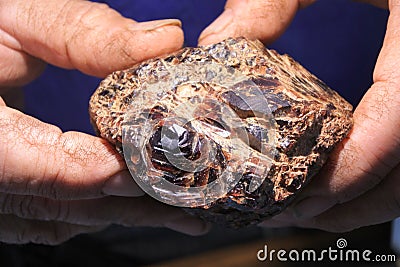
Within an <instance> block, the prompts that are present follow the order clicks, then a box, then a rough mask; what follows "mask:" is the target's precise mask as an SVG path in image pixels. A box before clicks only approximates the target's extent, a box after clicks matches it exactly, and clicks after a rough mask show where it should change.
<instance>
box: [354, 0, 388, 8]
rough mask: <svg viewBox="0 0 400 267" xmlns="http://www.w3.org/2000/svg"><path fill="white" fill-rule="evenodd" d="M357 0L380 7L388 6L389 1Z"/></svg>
mask: <svg viewBox="0 0 400 267" xmlns="http://www.w3.org/2000/svg"><path fill="white" fill-rule="evenodd" d="M356 1H357V2H364V3H367V4H371V5H374V6H377V7H380V8H388V6H389V3H388V1H386V0H383V1H382V0H356Z"/></svg>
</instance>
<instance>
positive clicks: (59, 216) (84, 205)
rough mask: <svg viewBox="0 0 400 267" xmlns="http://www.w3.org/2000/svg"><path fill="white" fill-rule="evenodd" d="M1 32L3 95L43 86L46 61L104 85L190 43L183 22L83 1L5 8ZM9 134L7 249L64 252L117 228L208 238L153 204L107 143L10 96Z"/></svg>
mask: <svg viewBox="0 0 400 267" xmlns="http://www.w3.org/2000/svg"><path fill="white" fill-rule="evenodd" d="M0 25H1V26H0V58H1V59H2V60H1V62H0V94H2V93H5V92H6V90H8V91H12V90H16V88H17V87H19V86H22V85H24V84H26V83H28V82H30V81H31V80H33V79H34V78H36V77H37V76H38V75H39V74H40V73H41V71H42V70H43V68H44V66H45V62H48V63H51V64H54V65H57V66H59V67H63V68H68V69H78V70H80V71H82V72H84V73H86V74H89V75H95V76H98V77H103V76H105V75H106V74H108V73H110V72H112V71H113V70H117V69H122V68H125V67H127V66H130V65H133V64H135V63H137V62H139V61H141V60H144V59H147V58H151V57H155V56H157V55H160V54H164V53H167V52H172V51H174V50H176V49H179V48H180V47H181V45H182V42H183V33H182V30H181V28H180V22H179V21H177V20H161V21H152V22H144V23H137V22H135V21H133V20H130V19H126V18H123V17H122V16H121V15H119V14H118V13H117V12H116V11H114V10H112V9H110V8H109V7H107V6H106V5H102V4H97V3H91V2H87V1H80V0H57V1H50V2H49V1H44V0H43V1H30V0H29V1H26V0H23V1H19V0H17V1H15V0H10V1H8V0H4V1H1V3H0ZM132 40H134V41H132ZM143 44H146V45H143ZM152 44H153V45H152ZM160 44H162V45H160ZM0 136H1V137H0V241H2V242H8V243H27V242H35V243H45V244H57V243H60V242H63V241H65V240H67V239H69V238H71V237H72V236H74V235H76V234H79V233H87V232H93V231H98V230H100V229H103V228H105V227H106V226H108V225H110V224H112V223H115V224H122V225H126V226H139V225H141V226H155V227H169V228H171V229H175V230H177V231H181V232H184V233H188V234H193V235H197V234H201V233H204V232H205V231H206V230H207V225H205V224H204V223H203V222H202V221H201V220H199V219H196V218H192V217H190V216H188V215H187V214H185V213H184V212H183V211H181V210H180V209H177V208H173V207H169V206H166V205H163V204H161V203H158V202H156V201H153V200H152V199H149V198H147V197H143V192H142V191H141V190H140V189H139V188H138V187H137V185H136V184H135V183H134V182H133V180H132V179H131V177H130V175H129V173H128V172H127V171H126V170H125V168H126V167H125V164H124V161H123V159H122V158H121V157H120V156H119V155H118V154H117V153H116V152H115V151H114V149H113V148H111V147H110V145H109V144H108V142H107V141H105V140H102V139H100V138H97V137H93V136H90V135H86V134H83V133H78V132H67V133H62V132H61V130H60V129H59V128H57V127H55V126H52V125H49V124H46V123H43V122H40V121H38V120H36V119H35V118H32V117H29V116H27V115H25V114H23V113H21V112H19V111H17V110H15V109H12V108H9V107H7V106H6V105H5V103H4V101H3V100H2V98H0ZM149 210H150V211H151V212H149Z"/></svg>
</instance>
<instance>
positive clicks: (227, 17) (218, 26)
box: [198, 8, 234, 45]
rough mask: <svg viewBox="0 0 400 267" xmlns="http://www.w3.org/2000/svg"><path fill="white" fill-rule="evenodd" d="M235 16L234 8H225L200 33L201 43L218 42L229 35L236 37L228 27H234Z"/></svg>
mask: <svg viewBox="0 0 400 267" xmlns="http://www.w3.org/2000/svg"><path fill="white" fill-rule="evenodd" d="M233 18H234V16H233V12H232V9H230V8H227V9H225V11H224V12H223V13H222V14H221V15H220V16H219V17H218V18H217V19H216V20H215V21H214V22H213V23H211V24H210V25H209V26H208V27H207V28H206V29H204V30H203V32H202V33H201V34H200V37H199V40H198V43H199V45H208V44H212V43H218V42H220V41H222V40H223V39H225V38H227V37H234V36H233V35H234V34H233V32H231V31H230V30H228V28H232V26H233V25H232V24H233V23H234V22H233Z"/></svg>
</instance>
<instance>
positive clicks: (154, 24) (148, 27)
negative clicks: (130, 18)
mask: <svg viewBox="0 0 400 267" xmlns="http://www.w3.org/2000/svg"><path fill="white" fill-rule="evenodd" d="M166 26H177V27H182V22H181V21H180V20H179V19H162V20H153V21H145V22H140V23H138V24H135V29H138V28H139V29H141V30H145V31H153V30H156V29H159V28H162V27H166Z"/></svg>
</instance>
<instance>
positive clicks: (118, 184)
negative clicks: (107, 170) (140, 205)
mask: <svg viewBox="0 0 400 267" xmlns="http://www.w3.org/2000/svg"><path fill="white" fill-rule="evenodd" d="M102 192H103V194H105V195H109V196H121V197H141V196H143V195H144V194H145V193H144V192H143V190H142V189H141V188H140V187H139V186H138V185H137V184H136V183H135V181H134V180H133V178H132V176H131V174H130V173H129V171H127V170H124V171H121V172H118V173H116V174H114V175H113V176H111V177H110V178H109V179H108V180H107V181H106V182H105V184H104V186H103V189H102Z"/></svg>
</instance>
